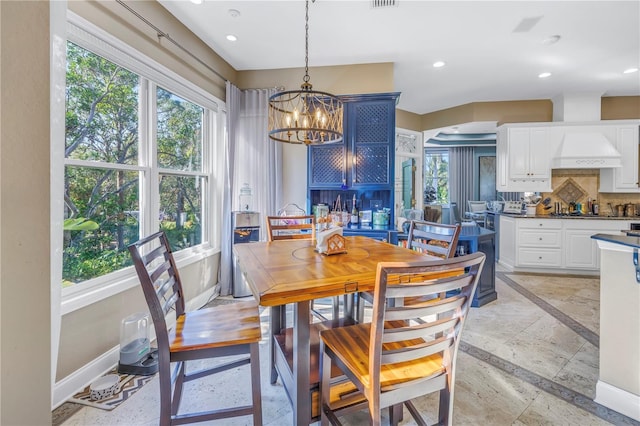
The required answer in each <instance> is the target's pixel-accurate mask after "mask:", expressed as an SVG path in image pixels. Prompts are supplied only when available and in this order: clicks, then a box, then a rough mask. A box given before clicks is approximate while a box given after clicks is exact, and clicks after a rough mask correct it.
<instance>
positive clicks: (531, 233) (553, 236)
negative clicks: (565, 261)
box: [519, 229, 562, 248]
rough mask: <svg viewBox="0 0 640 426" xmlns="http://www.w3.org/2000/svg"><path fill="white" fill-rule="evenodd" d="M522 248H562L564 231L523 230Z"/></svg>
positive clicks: (521, 237)
mask: <svg viewBox="0 0 640 426" xmlns="http://www.w3.org/2000/svg"><path fill="white" fill-rule="evenodd" d="M519 237H520V241H519V245H520V246H533V247H558V248H559V247H560V243H561V242H562V231H560V230H558V231H554V230H545V229H535V230H534V229H522V230H520V235H519Z"/></svg>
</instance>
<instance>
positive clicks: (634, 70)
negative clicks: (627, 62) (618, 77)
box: [622, 68, 638, 74]
mask: <svg viewBox="0 0 640 426" xmlns="http://www.w3.org/2000/svg"><path fill="white" fill-rule="evenodd" d="M622 72H623V73H624V74H631V73H632V72H638V68H629V69H626V70H624V71H622Z"/></svg>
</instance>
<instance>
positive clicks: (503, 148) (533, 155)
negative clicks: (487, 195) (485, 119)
mask: <svg viewBox="0 0 640 426" xmlns="http://www.w3.org/2000/svg"><path fill="white" fill-rule="evenodd" d="M552 151H553V147H552V146H551V143H550V142H549V135H548V129H547V128H546V127H535V126H532V127H524V126H521V125H503V126H500V127H499V128H498V135H497V140H496V157H497V158H496V169H497V170H496V189H497V190H498V191H501V192H506V191H517V192H521V191H550V190H551V157H552V155H553V152H552Z"/></svg>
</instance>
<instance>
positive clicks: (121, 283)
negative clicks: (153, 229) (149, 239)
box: [60, 247, 220, 316]
mask: <svg viewBox="0 0 640 426" xmlns="http://www.w3.org/2000/svg"><path fill="white" fill-rule="evenodd" d="M219 251H220V249H219V248H212V247H208V248H204V247H199V248H195V249H194V250H191V251H189V252H188V253H180V252H178V253H176V254H175V259H176V264H177V266H178V268H184V267H186V266H188V265H191V264H193V263H196V262H199V261H201V260H202V259H205V258H207V257H209V256H213V255H214V254H216V253H218V252H219ZM92 281H93V282H91V283H87V284H77V285H76V286H73V287H69V288H68V289H62V303H61V306H60V315H61V316H62V315H66V314H69V313H71V312H74V311H76V310H78V309H82V308H85V307H87V306H89V305H92V304H94V303H97V302H100V301H101V300H104V299H107V298H109V297H112V296H114V295H116V294H118V293H121V292H123V291H126V290H129V289H130V288H133V287H136V286H139V285H140V282H139V281H138V276H137V274H136V272H135V269H134V267H133V266H130V267H128V268H125V269H122V270H121V271H117V272H115V273H113V274H111V275H110V277H109V278H108V279H96V280H92Z"/></svg>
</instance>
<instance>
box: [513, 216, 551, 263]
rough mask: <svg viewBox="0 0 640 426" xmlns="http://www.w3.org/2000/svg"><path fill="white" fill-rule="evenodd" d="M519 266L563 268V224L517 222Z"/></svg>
mask: <svg viewBox="0 0 640 426" xmlns="http://www.w3.org/2000/svg"><path fill="white" fill-rule="evenodd" d="M516 233H517V241H518V247H517V256H516V262H517V264H518V265H519V266H538V267H550V268H557V267H560V266H562V250H561V248H562V222H561V221H559V220H557V219H531V220H518V221H517V222H516Z"/></svg>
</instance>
